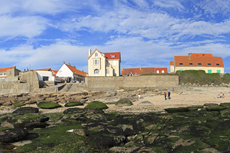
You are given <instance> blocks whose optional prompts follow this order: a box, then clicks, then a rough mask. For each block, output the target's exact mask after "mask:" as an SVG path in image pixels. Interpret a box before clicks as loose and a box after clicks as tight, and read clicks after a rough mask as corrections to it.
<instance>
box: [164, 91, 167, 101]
mask: <svg viewBox="0 0 230 153" xmlns="http://www.w3.org/2000/svg"><path fill="white" fill-rule="evenodd" d="M164 95H165V100H167V98H166V97H167V94H166V92H164Z"/></svg>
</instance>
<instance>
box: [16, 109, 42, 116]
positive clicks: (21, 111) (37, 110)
mask: <svg viewBox="0 0 230 153" xmlns="http://www.w3.org/2000/svg"><path fill="white" fill-rule="evenodd" d="M38 112H39V109H38V108H35V107H22V108H19V109H17V110H15V111H14V112H13V113H15V114H19V115H24V114H29V113H38Z"/></svg>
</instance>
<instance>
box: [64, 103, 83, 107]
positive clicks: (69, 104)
mask: <svg viewBox="0 0 230 153" xmlns="http://www.w3.org/2000/svg"><path fill="white" fill-rule="evenodd" d="M80 105H84V104H83V103H81V102H70V103H67V104H65V107H72V106H80Z"/></svg>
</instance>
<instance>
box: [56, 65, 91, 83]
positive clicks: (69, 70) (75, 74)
mask: <svg viewBox="0 0 230 153" xmlns="http://www.w3.org/2000/svg"><path fill="white" fill-rule="evenodd" d="M56 76H57V77H59V78H61V79H62V80H65V81H67V82H70V81H73V80H74V81H79V82H81V81H85V77H86V76H87V73H86V72H83V71H80V70H78V69H76V67H75V66H71V65H70V63H69V64H68V65H67V64H65V62H63V65H62V67H61V68H60V70H59V71H58V72H57V74H56Z"/></svg>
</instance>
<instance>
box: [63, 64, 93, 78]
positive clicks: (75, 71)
mask: <svg viewBox="0 0 230 153" xmlns="http://www.w3.org/2000/svg"><path fill="white" fill-rule="evenodd" d="M65 65H66V66H67V67H68V68H69V69H70V70H71V71H72V72H73V73H76V74H77V75H81V76H84V77H86V76H87V74H88V73H86V72H83V71H80V70H78V69H76V68H75V67H73V66H70V65H67V64H65Z"/></svg>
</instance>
